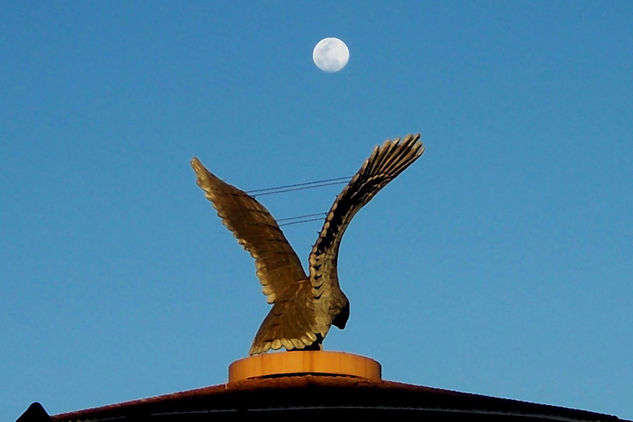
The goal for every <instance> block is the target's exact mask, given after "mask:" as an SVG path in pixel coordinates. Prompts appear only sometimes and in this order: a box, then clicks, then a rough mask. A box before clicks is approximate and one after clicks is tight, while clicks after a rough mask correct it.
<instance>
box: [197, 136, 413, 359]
mask: <svg viewBox="0 0 633 422" xmlns="http://www.w3.org/2000/svg"><path fill="white" fill-rule="evenodd" d="M419 138H420V135H419V134H417V135H407V136H406V137H405V138H404V139H403V140H400V138H396V139H394V140H387V141H385V143H384V144H383V145H382V146H376V147H375V148H374V150H373V152H372V154H371V155H370V156H369V158H368V159H367V160H365V162H364V163H363V165H362V166H361V168H360V170H358V172H357V173H356V174H355V175H354V176H353V177H352V179H351V180H350V181H349V183H348V184H347V186H346V187H345V188H344V189H343V190H342V191H341V193H340V194H339V195H338V196H337V197H336V200H335V201H334V204H332V207H331V208H330V210H329V212H328V213H327V217H326V218H325V222H324V224H323V228H322V229H321V232H320V234H319V237H318V238H317V240H316V242H315V244H314V246H313V247H312V252H311V253H310V258H309V265H310V276H309V277H308V276H307V275H306V274H305V272H304V270H303V267H302V266H301V262H300V261H299V258H298V257H297V254H296V253H295V252H294V250H293V249H292V247H291V246H290V244H289V243H288V241H287V240H286V237H285V236H284V234H283V233H282V231H281V229H280V228H279V226H278V224H277V222H276V221H275V219H274V218H273V217H272V216H271V215H270V213H269V212H268V210H266V208H264V206H263V205H261V204H260V203H259V202H257V201H256V200H255V199H254V198H253V197H252V196H250V195H248V194H247V193H246V192H244V191H242V190H240V189H237V188H236V187H234V186H231V185H229V184H227V183H225V182H223V181H222V180H220V179H219V178H217V177H216V176H214V175H213V174H212V173H211V172H209V171H208V170H207V169H206V168H205V167H204V166H203V165H202V163H201V162H200V161H199V160H198V159H197V158H193V159H192V160H191V166H192V167H193V169H194V171H195V172H196V175H197V184H198V186H200V187H201V188H202V189H203V190H204V192H205V194H206V197H207V198H208V199H209V200H210V201H211V203H212V204H213V206H214V207H215V209H216V210H217V212H218V216H219V217H220V218H221V219H222V222H223V223H224V225H225V226H226V227H228V229H229V230H231V232H233V234H234V235H235V237H236V238H237V241H238V243H239V244H241V245H242V246H243V247H244V249H246V250H247V251H248V252H250V254H251V255H252V257H253V258H254V259H255V267H256V273H257V277H258V278H259V280H260V282H261V284H262V290H263V292H264V294H265V295H266V296H267V299H268V303H270V304H272V305H273V307H272V309H271V310H270V312H269V313H268V315H267V316H266V318H265V319H264V321H263V322H262V325H261V326H260V327H259V330H258V331H257V334H256V335H255V340H254V341H253V345H252V346H251V348H250V351H249V354H251V355H254V354H258V353H265V352H267V351H268V350H269V349H280V348H281V347H284V348H286V350H293V349H302V350H320V349H321V343H322V341H323V339H324V338H325V336H326V334H327V333H328V331H329V329H330V326H331V325H332V324H334V325H335V326H336V327H338V328H340V329H343V328H344V327H345V323H346V322H347V318H348V317H349V301H348V300H347V297H345V294H343V292H342V291H341V288H340V287H339V282H338V275H337V269H336V263H337V258H338V250H339V245H340V243H341V238H342V237H343V233H344V232H345V229H346V228H347V226H348V225H349V223H350V221H351V220H352V217H354V215H355V214H356V213H357V212H358V210H360V209H361V207H363V205H365V204H366V203H367V202H369V201H370V200H371V199H372V198H373V197H374V195H376V193H378V191H379V190H380V189H382V188H383V187H384V186H385V185H386V184H387V183H389V182H390V181H391V180H393V179H394V178H395V177H396V176H397V175H398V174H400V173H401V172H402V171H403V170H404V169H406V168H407V167H408V166H409V165H410V164H411V163H413V162H414V161H415V160H416V159H418V157H420V156H421V155H422V153H423V152H424V146H423V145H422V142H420V140H419Z"/></svg>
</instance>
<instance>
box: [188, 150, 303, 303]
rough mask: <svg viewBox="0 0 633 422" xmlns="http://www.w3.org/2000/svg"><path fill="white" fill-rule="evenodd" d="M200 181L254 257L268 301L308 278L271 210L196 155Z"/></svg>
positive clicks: (226, 223) (227, 224)
mask: <svg viewBox="0 0 633 422" xmlns="http://www.w3.org/2000/svg"><path fill="white" fill-rule="evenodd" d="M191 166H192V167H193V170H194V171H195V173H196V176H197V180H196V182H197V184H198V186H200V188H202V190H204V192H205V196H206V197H207V199H209V200H210V201H211V203H212V204H213V207H214V208H215V209H216V210H217V212H218V216H219V217H220V218H221V219H222V222H223V223H224V225H225V226H226V227H227V228H228V229H229V230H230V231H231V232H232V233H233V235H234V236H235V237H236V238H237V241H238V243H239V244H240V245H242V246H243V247H244V249H246V250H247V251H248V252H250V254H251V256H252V257H253V258H254V259H255V268H256V274H257V277H258V278H259V280H260V282H261V284H262V291H263V293H264V294H265V295H266V296H267V301H268V303H274V302H275V300H276V298H277V296H279V295H280V294H282V292H284V291H285V290H286V288H287V287H288V285H289V284H291V283H293V282H295V281H298V280H305V279H306V278H307V276H306V274H305V272H304V271H303V267H302V266H301V261H300V260H299V258H298V257H297V254H296V253H295V252H294V250H293V249H292V247H291V246H290V244H289V243H288V241H287V240H286V237H285V236H284V234H283V232H282V231H281V229H280V228H279V226H278V225H277V222H276V221H275V219H274V218H273V217H272V215H270V213H269V212H268V210H267V209H266V208H265V207H264V206H263V205H261V204H260V203H259V202H257V201H256V200H255V199H254V198H253V197H251V196H250V195H248V194H247V193H246V192H244V191H242V190H240V189H238V188H236V187H234V186H232V185H229V184H228V183H225V182H223V181H222V180H220V179H219V178H218V177H216V176H215V175H213V174H212V173H211V172H210V171H209V170H207V169H206V168H205V167H204V165H203V164H202V163H201V162H200V160H198V159H197V158H193V159H192V160H191Z"/></svg>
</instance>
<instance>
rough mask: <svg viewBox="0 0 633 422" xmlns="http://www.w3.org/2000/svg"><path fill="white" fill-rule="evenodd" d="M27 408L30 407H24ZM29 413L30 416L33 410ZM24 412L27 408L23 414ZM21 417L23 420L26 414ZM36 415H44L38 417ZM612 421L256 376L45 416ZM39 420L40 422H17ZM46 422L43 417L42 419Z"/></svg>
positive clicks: (455, 395)
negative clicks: (37, 421)
mask: <svg viewBox="0 0 633 422" xmlns="http://www.w3.org/2000/svg"><path fill="white" fill-rule="evenodd" d="M32 407H33V406H32ZM35 407H36V410H39V408H37V406H35ZM29 409H30V408H29ZM27 413H28V411H27V412H26V413H25V414H24V415H23V416H28V415H27ZM41 416H47V415H46V413H45V412H44V414H43V415H41ZM342 417H346V418H351V419H353V420H362V419H372V420H373V419H378V418H380V419H390V420H392V421H397V420H421V419H424V420H454V419H455V418H458V419H461V420H488V421H489V420H510V421H513V420H516V421H519V420H521V421H525V420H541V421H547V420H551V421H580V420H583V421H616V420H620V419H618V418H617V417H615V416H609V415H603V414H599V413H593V412H587V411H583V410H575V409H568V408H563V407H556V406H549V405H542V404H534V403H527V402H522V401H517V400H509V399H502V398H495V397H488V396H482V395H477V394H468V393H459V392H455V391H448V390H441V389H437V388H429V387H422V386H417V385H411V384H402V383H397V382H391V381H370V380H367V379H364V378H355V377H344V376H322V375H300V376H283V377H269V378H256V379H248V380H243V381H237V382H232V383H229V384H221V385H215V386H211V387H205V388H199V389H195V390H189V391H183V392H180V393H174V394H167V395H163V396H157V397H151V398H146V399H141V400H135V401H130V402H125V403H120V404H113V405H109V406H104V407H98V408H94V409H86V410H79V411H76V412H70V413H63V414H60V415H54V416H52V417H51V418H52V420H53V421H59V422H61V421H80V420H81V421H113V420H122V421H127V420H146V419H150V418H151V419H155V420H161V421H164V420H165V421H166V420H178V421H198V420H203V419H204V420H207V419H212V420H214V421H215V420H219V421H222V420H258V421H261V420H262V419H263V420H267V419H273V418H274V419H279V418H283V419H289V420H307V421H311V420H320V421H322V420H323V419H324V418H337V419H338V418H342ZM24 420H33V421H36V420H47V419H24ZM48 420H50V419H48Z"/></svg>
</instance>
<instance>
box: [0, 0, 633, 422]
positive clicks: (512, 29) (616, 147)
mask: <svg viewBox="0 0 633 422" xmlns="http://www.w3.org/2000/svg"><path fill="white" fill-rule="evenodd" d="M359 4H360V3H358V2H352V1H349V2H340V1H332V2H307V1H286V2H282V1H278V2H241V3H236V2H228V1H227V2H166V1H165V2H154V1H135V2H127V1H126V2H123V1H119V2H114V1H113V2H78V1H76V2H71V1H65V2H57V1H41V2H38V1H33V2H2V4H1V5H0V16H1V22H0V93H1V94H0V165H1V167H2V172H0V188H1V192H2V198H1V200H0V288H1V294H0V379H1V380H2V385H3V387H1V388H0V390H1V392H0V419H1V420H14V419H16V418H17V417H18V416H19V415H20V414H21V413H22V412H23V411H24V410H25V409H26V408H27V407H28V405H29V404H30V403H31V402H33V401H40V402H41V403H42V404H43V405H44V407H45V408H46V410H47V411H48V412H49V413H51V414H53V413H60V412H64V411H71V410H78V409H83V408H87V407H93V406H99V405H105V404H110V403H116V402H121V401H126V400H132V399H137V398H142V397H148V396H154V395H158V394H164V393H170V392H176V391H182V390H186V389H192V388H197V387H203V386H207V385H214V384H221V383H223V382H225V381H226V377H227V367H228V365H229V363H230V362H232V361H234V360H236V359H239V358H242V357H244V356H246V354H247V352H248V349H249V347H250V343H251V341H252V338H253V336H254V334H255V332H256V330H257V328H258V326H259V324H260V322H261V321H262V319H263V318H264V316H265V314H266V313H267V312H268V309H269V308H268V305H267V304H266V303H265V297H264V296H263V295H262V294H261V289H260V286H259V283H258V281H257V279H256V277H255V273H254V266H253V262H252V259H251V258H250V256H249V255H248V254H247V253H246V252H244V251H243V250H242V249H241V248H240V247H239V246H238V245H237V243H236V241H235V240H234V239H233V237H232V235H231V234H230V233H229V232H228V231H227V230H226V229H225V228H224V227H223V226H222V224H221V223H220V220H219V219H218V218H217V216H216V215H215V213H214V211H213V209H212V208H211V206H210V205H209V203H208V202H207V201H206V199H204V197H203V194H202V192H201V191H200V189H199V188H198V187H197V186H196V185H195V183H194V175H193V172H192V170H191V168H190V167H189V160H190V159H191V157H193V156H198V157H199V158H200V159H201V160H202V161H203V162H204V163H205V165H207V167H209V169H210V170H212V171H213V172H214V173H216V174H217V175H218V176H220V177H222V178H223V179H225V180H226V181H228V182H229V183H232V184H235V185H236V186H238V187H241V188H243V189H255V188H264V187H269V186H276V185H284V184H290V183H299V182H305V181H310V180H315V179H325V178H330V177H339V176H348V175H351V174H353V173H354V172H355V171H356V170H357V169H358V167H359V166H360V164H361V163H362V162H363V160H364V159H365V158H366V157H367V156H368V155H369V153H370V152H371V149H372V148H373V146H374V145H376V144H378V143H381V142H382V141H383V140H385V139H387V138H393V137H396V136H402V135H405V134H407V133H411V132H421V133H422V139H423V141H424V143H425V145H426V148H427V150H426V153H425V154H424V155H423V156H422V157H421V158H420V159H419V160H418V161H417V162H416V163H415V164H414V165H413V166H411V167H410V168H409V169H407V170H406V171H405V172H404V173H403V174H402V175H401V176H399V177H398V178H397V179H396V180H395V181H394V182H393V183H392V184H390V185H389V186H387V187H386V188H385V189H384V191H382V192H381V193H380V194H379V195H377V197H376V198H375V199H374V200H373V201H372V202H371V203H370V204H369V205H368V206H367V207H365V208H364V209H363V210H362V211H361V212H360V213H359V214H358V215H357V216H356V218H355V219H354V221H353V223H352V225H351V226H350V228H349V230H348V231H347V233H346V235H345V238H344V240H343V244H342V247H341V251H340V256H339V276H340V279H341V285H342V288H343V290H344V291H345V293H346V294H347V296H348V297H349V298H350V301H351V317H350V320H349V323H348V326H347V328H346V329H345V330H344V331H339V330H337V329H335V328H333V329H332V331H331V332H330V334H329V335H328V337H327V338H326V340H325V343H324V346H325V348H326V349H327V350H341V351H347V352H353V353H358V354H362V355H365V356H369V357H372V358H374V359H376V360H378V361H379V362H380V363H381V364H382V365H383V376H384V378H385V379H389V380H394V381H401V382H407V383H414V384H418V385H425V386H432V387H439V388H446V389H452V390H457V391H463V392H473V393H480V394H485V395H491V396H497V397H509V398H513V399H519V400H525V401H531V402H537V403H546V404H553V405H560V406H565V407H572V408H580V409H585V410H592V411H597V412H602V413H608V414H614V415H617V416H619V417H623V418H629V419H632V418H633V381H632V380H633V353H632V352H631V351H632V350H633V307H632V306H631V301H632V299H633V285H632V282H631V281H632V278H631V274H632V273H633V136H632V134H633V25H632V22H633V2H630V1H609V2H599V1H595V2H587V1H584V2H583V1H554V2H532V1H529V2H520V1H513V2H506V1H478V2H466V1H464V2H445V1H442V2H396V1H388V2H387V1H385V2H379V3H378V2H376V3H374V2H363V3H362V6H359ZM328 36H335V37H338V38H340V39H342V40H343V41H345V42H346V43H347V45H348V47H349V50H350V60H349V63H348V65H347V67H346V68H345V69H343V70H342V71H341V72H339V73H333V74H328V73H325V72H322V71H320V70H318V69H317V68H316V67H315V66H314V64H313V62H312V49H313V47H314V45H315V44H316V43H317V42H318V41H319V40H320V39H322V38H324V37H328ZM340 188H341V186H334V187H329V188H322V189H316V190H306V191H301V192H299V193H292V194H290V193H288V194H280V195H275V196H267V197H262V198H261V200H262V202H263V203H264V205H265V206H266V207H268V208H269V210H270V211H271V212H272V214H273V215H274V216H275V217H277V218H284V217H292V216H296V215H301V214H309V213H315V212H325V211H326V210H327V209H328V208H329V206H330V205H331V202H332V201H333V199H334V197H335V196H336V194H337V193H338V191H339V190H340ZM320 227H321V223H320V222H313V223H306V224H299V225H293V226H288V227H286V228H284V230H285V233H286V235H287V237H288V239H289V241H290V242H291V243H292V244H293V246H294V247H295V249H296V251H297V253H298V255H299V256H300V258H301V259H302V260H303V262H304V263H305V262H306V259H307V256H308V253H309V251H310V248H311V246H312V243H313V242H314V240H315V239H316V235H317V232H318V231H319V229H320Z"/></svg>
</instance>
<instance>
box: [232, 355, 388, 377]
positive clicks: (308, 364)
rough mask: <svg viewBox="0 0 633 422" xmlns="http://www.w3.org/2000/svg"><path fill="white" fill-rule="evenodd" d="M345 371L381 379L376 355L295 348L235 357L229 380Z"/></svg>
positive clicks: (329, 373) (348, 373)
mask: <svg viewBox="0 0 633 422" xmlns="http://www.w3.org/2000/svg"><path fill="white" fill-rule="evenodd" d="M300 374H313V375H346V376H352V377H361V378H368V379H372V380H380V379H381V368H380V364H379V363H378V362H376V361H375V360H373V359H370V358H366V357H364V356H360V355H354V354H351V353H343V352H324V351H292V352H280V353H268V354H263V355H255V356H250V357H247V358H244V359H239V360H236V361H235V362H233V363H231V364H230V365H229V382H235V381H239V380H243V379H247V378H257V377H266V376H274V375H300Z"/></svg>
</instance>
